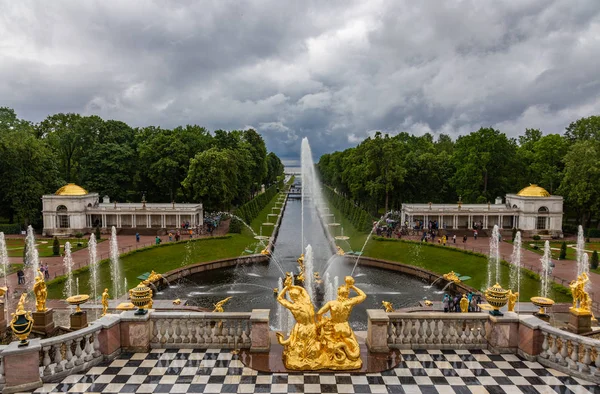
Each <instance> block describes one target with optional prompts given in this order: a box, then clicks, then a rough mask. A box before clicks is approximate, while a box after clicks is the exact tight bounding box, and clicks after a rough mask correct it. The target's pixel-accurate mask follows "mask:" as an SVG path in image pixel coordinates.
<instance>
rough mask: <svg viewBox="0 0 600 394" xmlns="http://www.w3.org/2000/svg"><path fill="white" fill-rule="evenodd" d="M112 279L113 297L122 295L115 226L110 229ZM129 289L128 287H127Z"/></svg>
mask: <svg viewBox="0 0 600 394" xmlns="http://www.w3.org/2000/svg"><path fill="white" fill-rule="evenodd" d="M110 279H111V280H112V283H113V297H115V298H118V297H119V296H120V295H121V293H122V292H121V287H120V285H121V281H122V279H121V267H120V266H119V245H118V244H117V229H116V228H115V226H113V227H112V228H111V231H110ZM125 290H127V288H125Z"/></svg>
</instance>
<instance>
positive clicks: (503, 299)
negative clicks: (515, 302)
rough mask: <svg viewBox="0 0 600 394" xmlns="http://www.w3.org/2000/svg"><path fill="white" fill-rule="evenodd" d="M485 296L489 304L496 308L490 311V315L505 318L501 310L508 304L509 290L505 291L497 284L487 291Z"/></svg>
mask: <svg viewBox="0 0 600 394" xmlns="http://www.w3.org/2000/svg"><path fill="white" fill-rule="evenodd" d="M484 296H485V299H486V301H487V302H488V304H490V305H491V306H492V307H493V308H494V310H491V311H490V315H493V316H504V315H503V314H502V312H500V308H502V307H503V306H504V305H506V303H507V302H508V290H504V289H503V288H502V286H500V285H499V284H498V283H496V284H495V285H494V286H492V287H490V288H489V289H487V290H486V291H485V293H484Z"/></svg>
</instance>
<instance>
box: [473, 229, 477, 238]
mask: <svg viewBox="0 0 600 394" xmlns="http://www.w3.org/2000/svg"><path fill="white" fill-rule="evenodd" d="M473 239H475V241H477V230H475V231H473Z"/></svg>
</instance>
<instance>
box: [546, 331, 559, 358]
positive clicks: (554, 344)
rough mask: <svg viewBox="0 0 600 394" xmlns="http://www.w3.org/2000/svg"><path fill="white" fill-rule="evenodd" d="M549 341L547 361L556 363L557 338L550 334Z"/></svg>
mask: <svg viewBox="0 0 600 394" xmlns="http://www.w3.org/2000/svg"><path fill="white" fill-rule="evenodd" d="M550 339H551V340H552V344H551V345H550V350H549V354H548V359H549V360H550V361H554V362H556V360H557V359H558V357H557V355H558V336H557V335H554V334H550Z"/></svg>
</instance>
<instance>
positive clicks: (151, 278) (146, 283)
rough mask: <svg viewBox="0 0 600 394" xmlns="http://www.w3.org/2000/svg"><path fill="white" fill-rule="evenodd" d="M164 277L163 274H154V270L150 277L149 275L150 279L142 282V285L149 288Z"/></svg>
mask: <svg viewBox="0 0 600 394" xmlns="http://www.w3.org/2000/svg"><path fill="white" fill-rule="evenodd" d="M162 277H163V276H162V275H161V274H159V273H157V272H154V270H152V271H151V272H150V275H148V278H147V279H146V280H144V281H142V283H143V284H144V285H146V286H148V285H149V284H150V283H154V282H156V281H157V280H159V279H162Z"/></svg>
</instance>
